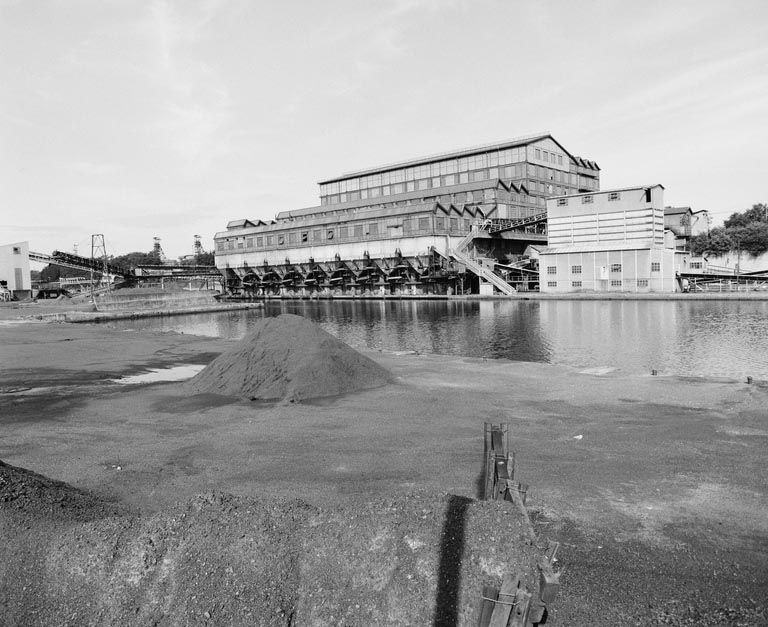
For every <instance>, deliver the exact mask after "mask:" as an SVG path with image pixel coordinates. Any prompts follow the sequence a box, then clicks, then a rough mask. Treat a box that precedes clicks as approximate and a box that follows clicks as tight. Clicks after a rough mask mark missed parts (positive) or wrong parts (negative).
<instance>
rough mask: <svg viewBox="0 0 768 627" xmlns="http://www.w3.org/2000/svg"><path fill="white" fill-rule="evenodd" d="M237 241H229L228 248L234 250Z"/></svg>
mask: <svg viewBox="0 0 768 627" xmlns="http://www.w3.org/2000/svg"><path fill="white" fill-rule="evenodd" d="M234 248H235V243H234V242H232V241H227V250H234Z"/></svg>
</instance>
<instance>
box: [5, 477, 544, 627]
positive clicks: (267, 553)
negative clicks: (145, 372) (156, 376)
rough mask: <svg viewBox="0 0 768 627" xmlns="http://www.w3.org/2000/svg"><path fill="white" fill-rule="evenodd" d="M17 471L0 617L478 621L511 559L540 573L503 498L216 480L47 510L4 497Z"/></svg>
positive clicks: (514, 566)
mask: <svg viewBox="0 0 768 627" xmlns="http://www.w3.org/2000/svg"><path fill="white" fill-rule="evenodd" d="M6 468H10V467H6ZM17 470H18V471H20V469H14V472H15V471H17ZM20 472H21V473H22V475H23V476H26V475H24V471H20ZM24 480H25V479H24ZM12 485H16V479H14V480H13V482H11V483H8V482H6V483H3V486H2V492H0V537H2V538H3V542H2V543H0V625H65V624H67V625H142V626H143V625H197V624H199V625H294V626H296V625H350V626H353V625H361V626H362V625H365V626H366V627H368V626H372V625H430V624H446V625H474V624H476V623H477V618H478V612H479V608H480V603H481V593H482V586H483V585H485V584H491V585H496V586H498V585H499V583H500V581H501V577H502V575H503V574H504V573H506V572H508V571H514V572H520V573H522V574H523V575H524V577H525V578H524V580H525V582H526V584H527V586H528V587H529V588H530V589H532V588H533V587H534V586H535V577H534V575H535V572H536V570H535V563H536V559H537V557H538V555H539V554H540V550H539V549H537V548H536V547H535V546H533V545H532V544H531V542H530V541H529V532H530V527H529V523H528V521H527V520H526V519H525V518H524V517H523V516H521V514H520V513H519V512H518V511H517V510H516V509H515V508H514V507H512V506H511V504H508V503H503V502H477V501H474V500H472V499H467V498H463V497H456V496H450V495H435V494H434V493H432V492H423V493H411V494H407V495H398V496H391V497H388V498H379V499H378V500H376V501H372V502H367V503H358V504H350V505H349V506H347V507H345V508H342V509H339V510H334V511H331V510H324V509H318V508H315V507H311V506H309V505H307V504H306V503H304V502H302V501H298V500H289V499H252V498H241V497H235V496H231V495H225V494H208V495H204V496H199V497H196V498H194V499H192V500H191V501H189V502H187V503H184V504H181V505H178V506H176V507H174V508H170V509H168V510H165V511H161V512H159V513H155V514H152V515H145V516H139V515H135V514H130V513H124V514H114V513H110V509H109V507H107V506H105V504H104V503H101V502H99V500H98V499H97V498H96V497H93V496H88V495H85V494H84V493H81V492H78V491H74V493H76V494H78V495H83V496H84V497H87V498H88V499H89V500H88V501H78V500H77V499H75V500H66V499H65V501H64V504H63V505H62V506H61V508H60V510H61V511H60V513H61V515H60V516H58V517H57V518H56V519H51V518H49V517H48V518H46V517H40V516H38V515H37V510H36V509H35V507H36V506H35V503H34V497H30V499H29V500H28V501H26V502H25V503H26V506H25V507H23V508H20V507H18V505H19V500H18V499H13V500H9V499H8V498H5V497H7V496H8V494H9V493H13V490H15V488H12V487H11V488H9V486H12ZM52 485H54V487H57V488H62V486H64V484H57V483H53V482H52ZM65 487H66V486H65ZM62 489H63V488H62ZM69 490H72V489H71V488H69ZM65 491H66V490H65ZM13 503H15V504H16V505H12V504H13ZM47 507H48V501H45V505H44V508H47ZM73 510H74V512H75V513H74V515H72V516H68V515H67V514H68V513H71V512H72V511H73ZM85 511H89V512H90V513H91V514H92V515H91V516H89V517H87V518H89V520H87V521H84V519H83V518H84V517H83V516H82V514H83V512H85Z"/></svg>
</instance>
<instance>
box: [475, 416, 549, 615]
mask: <svg viewBox="0 0 768 627" xmlns="http://www.w3.org/2000/svg"><path fill="white" fill-rule="evenodd" d="M484 436H485V459H486V464H485V487H484V497H485V500H490V499H493V500H505V501H509V502H512V503H514V504H515V505H516V506H517V507H518V508H519V509H520V510H521V512H522V513H523V515H524V517H525V519H526V520H527V522H528V528H529V531H530V535H531V541H532V542H533V541H535V540H536V534H535V532H534V531H533V525H532V524H531V521H530V518H529V517H528V511H527V509H526V508H525V501H526V497H527V494H528V485H527V484H525V483H520V482H518V481H515V455H514V453H510V451H509V425H507V424H499V425H494V424H491V423H485V431H484ZM559 546H560V545H559V543H557V542H552V541H548V543H547V547H546V550H545V553H544V555H543V556H542V557H541V558H540V559H539V562H538V564H537V566H538V570H539V578H538V591H537V594H536V595H535V596H534V595H532V594H531V593H530V592H528V591H527V590H526V589H525V587H524V586H523V581H522V576H521V575H512V574H507V575H506V576H505V577H504V579H503V580H502V583H501V587H500V588H494V587H492V586H485V587H483V601H482V604H481V607H480V619H479V622H478V626H479V627H526V626H527V625H531V624H533V625H539V624H543V623H544V622H545V621H546V616H547V605H548V604H550V603H552V602H553V601H554V599H555V597H556V596H557V593H558V591H559V590H560V573H556V572H555V571H554V562H555V556H556V555H557V550H558V548H559Z"/></svg>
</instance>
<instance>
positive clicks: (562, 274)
mask: <svg viewBox="0 0 768 627" xmlns="http://www.w3.org/2000/svg"><path fill="white" fill-rule="evenodd" d="M655 264H658V265H655ZM553 269H554V271H553ZM579 270H580V272H579ZM539 272H540V275H539V285H540V291H541V292H543V293H567V292H674V291H676V290H677V289H678V288H677V281H676V280H675V272H676V259H675V252H674V251H673V250H669V249H665V248H661V247H657V248H638V249H634V250H632V249H629V250H598V251H595V250H593V251H587V250H584V251H573V250H571V251H568V252H552V251H548V252H542V253H541V254H540V257H539Z"/></svg>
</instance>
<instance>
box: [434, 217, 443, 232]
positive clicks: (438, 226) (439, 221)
mask: <svg viewBox="0 0 768 627" xmlns="http://www.w3.org/2000/svg"><path fill="white" fill-rule="evenodd" d="M435 228H436V229H437V230H438V231H442V230H443V229H445V218H435Z"/></svg>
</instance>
